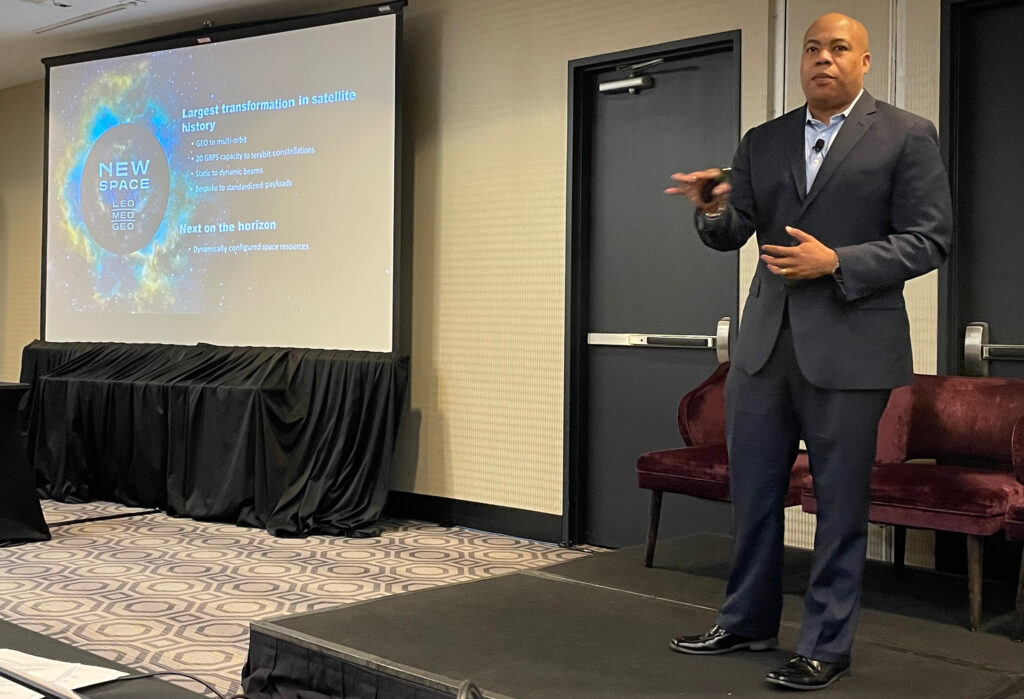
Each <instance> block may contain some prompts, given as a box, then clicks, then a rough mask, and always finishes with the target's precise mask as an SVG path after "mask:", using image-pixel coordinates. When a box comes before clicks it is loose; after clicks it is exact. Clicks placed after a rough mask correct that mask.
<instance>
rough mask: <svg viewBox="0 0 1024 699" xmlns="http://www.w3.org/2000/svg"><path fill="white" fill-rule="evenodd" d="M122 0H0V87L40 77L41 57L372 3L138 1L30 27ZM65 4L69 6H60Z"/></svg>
mask: <svg viewBox="0 0 1024 699" xmlns="http://www.w3.org/2000/svg"><path fill="white" fill-rule="evenodd" d="M120 2H121V0H27V1H26V0H0V90H2V89H3V88H5V87H11V86H12V85H20V84H21V83H27V82H32V81H34V80H42V79H43V78H44V77H45V74H46V73H45V70H44V69H43V65H42V63H40V59H42V58H44V57H47V56H60V55H63V54H67V53H77V52H79V51H91V50H93V49H100V48H107V47H109V46H117V45H119V44H126V43H130V42H134V41H141V40H144V39H153V38H156V37H160V36H166V35H168V34H177V33H180V32H185V31H190V30H194V29H200V28H202V27H203V24H204V22H211V23H212V25H213V27H214V28H217V27H223V26H225V25H229V24H237V23H239V22H253V21H260V20H267V19H280V18H284V17H296V16H299V15H307V14H314V13H319V12H329V11H332V10H338V9H346V8H351V7H359V6H362V5H369V4H372V2H370V0H354V1H353V0H137V3H138V4H136V5H134V6H131V7H127V8H126V9H124V10H120V11H117V12H111V13H110V14H106V15H103V16H101V17H94V18H92V19H87V20H83V21H81V22H77V23H75V24H71V25H69V26H66V27H63V28H60V29H54V30H52V31H49V32H46V33H44V34H34V33H33V31H32V30H33V29H37V28H39V27H44V26H47V25H50V24H54V23H57V22H60V21H62V20H66V19H70V18H72V17H77V16H79V15H84V14H87V13H89V12H93V11H96V10H102V9H104V8H107V7H110V6H112V5H117V4H119V3H120ZM61 5H69V7H61Z"/></svg>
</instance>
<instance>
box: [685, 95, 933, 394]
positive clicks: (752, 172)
mask: <svg viewBox="0 0 1024 699" xmlns="http://www.w3.org/2000/svg"><path fill="white" fill-rule="evenodd" d="M805 117H806V107H801V108H799V109H797V110H794V111H792V112H789V113H787V114H785V115H783V116H781V117H779V118H777V119H774V120H772V121H770V122H768V123H766V124H763V125H761V126H758V127H756V128H754V129H752V130H751V131H750V132H748V133H747V135H746V136H744V138H743V141H742V142H741V143H740V147H739V149H738V150H737V152H736V156H735V159H734V161H733V169H732V173H731V181H732V186H733V190H732V194H731V197H730V200H729V206H728V208H727V210H726V212H725V213H724V214H723V215H722V216H721V217H718V218H715V219H703V217H698V219H699V222H698V224H699V225H698V231H699V232H700V236H701V239H702V240H703V241H704V243H705V244H707V245H709V246H710V247H712V248H715V249H718V250H735V249H737V248H739V247H741V246H742V245H743V244H744V243H745V242H746V241H747V240H748V239H749V238H750V236H751V235H753V234H754V233H756V234H757V241H758V245H759V246H760V245H763V244H765V243H770V244H775V245H794V244H796V241H795V240H794V239H793V238H792V237H790V236H789V235H788V234H787V233H786V231H785V228H784V227H785V226H793V227H795V228H799V229H801V230H803V231H806V232H807V233H809V234H810V235H812V236H814V237H815V238H817V239H818V240H820V241H821V242H822V243H824V244H825V245H827V246H828V247H830V248H833V249H834V250H835V251H836V253H837V254H838V256H839V261H840V266H841V267H840V270H841V271H840V274H839V281H837V280H836V279H835V278H833V277H832V276H824V277H821V278H818V279H814V280H810V281H797V280H785V279H783V278H781V277H778V276H776V275H774V274H772V273H771V272H770V271H769V270H768V268H767V267H766V266H765V264H764V263H763V262H761V261H758V264H757V271H756V273H755V274H754V278H753V281H752V283H751V285H750V293H749V296H748V297H747V302H746V305H745V307H744V313H743V318H742V323H741V326H740V332H739V336H738V338H737V341H736V343H735V347H734V349H733V356H732V363H733V365H734V366H736V367H738V368H740V369H742V370H744V371H746V372H747V373H749V374H753V373H756V372H757V371H758V370H759V369H760V368H761V367H762V366H763V365H764V363H765V362H766V361H767V359H768V356H769V355H770V354H771V351H772V348H773V347H774V345H775V340H776V336H777V335H778V332H779V328H780V326H781V323H782V316H783V311H784V309H785V308H786V307H787V305H788V309H789V320H790V325H791V327H792V331H793V340H794V346H795V349H796V357H797V362H798V364H799V366H800V371H801V372H802V373H803V375H804V376H805V377H806V378H807V379H808V380H809V381H810V382H811V383H813V384H815V385H816V386H819V387H822V388H831V389H886V388H893V387H895V386H899V385H902V384H905V383H908V382H909V381H910V380H911V378H912V375H913V361H912V357H911V349H910V330H909V322H908V319H907V312H906V308H905V305H904V300H903V284H904V282H905V281H906V280H907V279H911V278H913V277H916V276H919V275H921V274H924V273H926V272H928V271H930V270H932V269H934V268H936V267H937V266H938V265H939V264H940V263H941V262H942V261H943V260H944V259H945V257H946V254H947V252H948V250H949V246H950V242H951V237H952V231H951V220H952V214H951V208H952V207H951V204H950V196H949V183H948V180H947V176H946V170H945V168H944V167H943V164H942V158H941V156H940V154H939V148H938V139H937V136H936V132H935V127H934V126H933V125H932V124H931V122H929V121H927V120H925V119H922V118H921V117H918V116H915V115H913V114H911V113H909V112H906V111H903V110H901V109H897V108H896V107H893V106H892V105H889V104H887V103H885V102H880V101H876V100H875V99H874V98H873V97H871V95H869V94H868V93H867V92H866V91H865V92H864V93H863V94H861V96H860V99H859V100H858V101H857V104H856V105H855V106H854V108H853V111H852V112H851V113H850V115H849V117H847V119H846V121H845V123H844V124H843V126H842V128H841V129H840V130H839V133H838V134H837V136H836V138H835V140H834V142H833V143H832V145H831V146H830V148H829V150H828V154H827V155H826V157H825V160H824V162H823V163H822V165H821V168H820V170H819V171H818V175H817V177H816V178H815V180H814V185H813V186H812V187H811V190H810V191H809V192H807V191H806V189H807V188H806V174H805V172H806V170H805V156H806V147H805V140H804V125H805Z"/></svg>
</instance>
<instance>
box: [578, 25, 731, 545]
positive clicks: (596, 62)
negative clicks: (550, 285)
mask: <svg viewBox="0 0 1024 699" xmlns="http://www.w3.org/2000/svg"><path fill="white" fill-rule="evenodd" d="M740 38H741V32H740V30H738V29H736V30H732V31H728V32H721V33H718V34H709V35H705V36H700V37H694V38H690V39H682V40H679V41H671V42H667V43H663V44H655V45H652V46H644V47H638V48H634V49H627V50H625V51H617V52H614V53H606V54H601V55H598V56H590V57H588V58H580V59H577V60H573V61H569V76H568V77H569V79H568V86H569V89H568V93H569V94H568V97H569V105H568V115H569V124H568V139H567V140H568V154H567V159H568V162H567V167H566V178H567V182H566V205H565V209H566V235H565V239H566V245H565V360H564V361H565V364H564V370H563V394H562V395H563V413H562V415H563V417H562V543H563V544H564V545H567V546H572V545H576V544H579V543H582V542H583V541H584V537H585V535H586V523H587V511H586V507H587V502H586V492H587V489H586V480H585V478H586V469H585V468H584V464H583V457H584V454H585V453H586V444H587V434H586V427H585V406H586V400H587V396H586V395H585V388H586V386H587V375H586V367H585V361H584V359H585V351H586V346H587V342H586V337H587V327H588V322H587V321H588V320H589V309H588V308H587V303H586V294H585V293H584V292H585V291H586V290H587V289H588V282H589V280H588V279H587V269H586V265H585V264H584V262H585V260H586V259H587V256H588V248H587V242H588V241H587V239H586V237H585V236H584V235H583V232H584V231H585V230H586V229H587V227H588V224H589V222H588V221H587V220H586V215H587V211H589V203H590V202H589V200H588V199H587V195H588V193H589V188H588V187H585V186H584V183H586V182H589V181H590V174H591V173H590V167H589V163H590V153H589V151H588V144H589V143H590V136H591V131H592V128H591V126H592V124H591V119H592V117H593V115H592V114H591V113H590V110H588V108H587V98H588V92H587V91H586V88H585V83H584V78H585V77H586V76H587V75H589V74H591V73H594V72H602V71H606V70H609V69H611V68H614V67H615V66H619V65H623V64H633V63H640V62H642V61H646V60H650V59H652V58H657V57H660V56H668V55H674V56H678V55H701V54H703V53H708V52H715V53H717V52H720V51H723V50H728V51H731V52H733V53H734V54H735V55H736V60H735V62H734V65H735V75H734V76H733V78H732V80H730V82H729V84H728V85H723V86H722V89H723V90H731V91H732V98H733V100H734V104H735V113H736V115H737V119H738V118H739V114H740V90H741V73H740V57H741V53H740V48H741V43H740ZM737 125H738V124H737ZM668 174H669V173H666V176H667V175H668ZM736 283H737V284H739V279H738V278H737V280H736Z"/></svg>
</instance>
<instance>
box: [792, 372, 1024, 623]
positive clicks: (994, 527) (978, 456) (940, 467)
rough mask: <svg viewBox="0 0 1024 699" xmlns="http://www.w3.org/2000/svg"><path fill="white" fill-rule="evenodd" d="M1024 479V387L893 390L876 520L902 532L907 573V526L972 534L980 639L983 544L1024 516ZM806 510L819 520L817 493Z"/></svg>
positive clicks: (973, 617)
mask: <svg viewBox="0 0 1024 699" xmlns="http://www.w3.org/2000/svg"><path fill="white" fill-rule="evenodd" d="M1022 480H1024V381H1022V380H1018V379H1003V378H981V377H968V376H931V375H924V374H918V375H916V376H915V377H914V383H913V385H911V386H903V387H901V388H898V389H896V390H894V391H893V393H892V397H891V398H890V400H889V405H888V406H887V407H886V410H885V414H884V415H883V416H882V421H881V423H880V424H879V434H878V456H877V457H876V463H875V465H874V467H873V468H872V471H871V509H870V512H869V515H868V518H869V519H870V520H871V521H872V522H875V523H876V524H891V525H895V526H896V527H897V529H896V534H897V541H896V547H895V549H896V551H895V554H896V555H895V562H896V564H897V566H901V565H902V563H903V551H904V548H905V546H904V542H905V539H904V537H905V532H906V530H905V527H914V528H918V529H933V530H938V531H948V532H957V533H961V534H966V535H967V559H968V573H967V575H968V593H969V600H970V628H971V630H977V629H978V627H979V626H980V623H981V569H982V565H981V564H982V540H983V537H986V536H991V535H992V534H995V533H996V532H998V531H1000V530H1001V529H1004V527H1007V521H1008V520H1007V515H1008V512H1017V511H1021V512H1022V514H1024V509H1022V510H1018V509H1015V508H1024V485H1022ZM802 505H803V508H804V510H805V511H807V512H817V501H816V500H815V498H814V493H813V491H812V489H811V488H809V487H808V488H805V489H804V493H803V498H802ZM1007 528H1008V527H1007ZM1021 536H1022V538H1024V518H1022V527H1021ZM1020 595H1021V591H1020V588H1019V589H1018V599H1020ZM1019 608H1020V603H1018V609H1019Z"/></svg>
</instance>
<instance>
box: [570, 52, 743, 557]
mask: <svg viewBox="0 0 1024 699" xmlns="http://www.w3.org/2000/svg"><path fill="white" fill-rule="evenodd" d="M659 59H661V60H660V61H659ZM638 66H639V67H638ZM622 80H626V81H632V82H626V83H621V82H618V81H622ZM570 81H571V82H572V90H571V92H572V95H573V97H572V100H573V103H572V105H571V106H572V124H571V139H570V143H571V162H572V174H571V176H570V191H571V193H572V194H571V197H570V205H569V209H570V241H569V250H568V255H569V279H568V285H567V287H568V288H567V295H568V299H567V308H568V309H569V313H568V329H567V338H568V339H567V342H568V351H567V372H566V376H567V384H566V401H567V408H568V409H567V416H568V418H567V419H568V428H569V429H568V433H567V483H568V502H567V510H568V514H569V517H568V522H569V527H570V532H569V533H568V535H567V537H568V539H569V540H571V541H574V542H583V543H589V544H594V545H599V546H612V547H619V546H626V545H632V544H638V543H641V542H643V541H644V538H645V536H646V531H647V522H648V507H649V495H650V494H649V492H648V491H641V490H640V489H638V488H637V485H636V459H637V457H638V456H639V455H640V454H641V453H643V452H646V451H652V450H655V449H666V448H674V447H679V446H682V445H683V442H682V438H681V437H680V435H679V430H678V427H677V424H676V409H677V406H678V404H679V399H680V398H681V397H682V396H683V394H685V393H686V392H687V391H689V390H690V389H692V388H694V387H695V386H697V384H699V383H700V382H701V381H703V380H704V379H705V378H706V377H707V376H708V375H709V374H710V373H711V372H712V371H713V370H714V368H715V367H716V366H717V364H718V361H719V359H720V356H721V350H724V349H725V348H724V347H723V346H722V345H723V344H724V343H722V342H720V341H719V340H718V338H719V336H720V335H724V336H725V337H727V336H728V330H727V329H726V327H727V326H726V325H725V324H723V323H720V321H721V320H722V319H723V318H731V319H732V320H734V321H735V319H736V317H737V313H736V310H737V297H738V290H737V284H738V280H737V276H738V253H735V252H733V253H720V252H715V251H712V250H710V249H708V248H706V247H704V245H702V244H701V242H700V240H699V238H698V237H697V234H696V233H695V232H694V229H693V207H692V206H691V205H690V204H689V203H688V202H686V201H684V200H683V199H682V198H680V197H670V196H667V195H665V194H664V193H663V190H664V188H665V187H666V186H668V185H669V183H670V181H669V179H668V176H669V175H670V174H671V173H673V172H677V171H680V170H689V169H698V168H703V167H707V166H724V165H728V164H729V163H730V161H731V159H732V154H733V151H734V150H735V148H736V144H737V142H738V132H739V34H738V32H737V33H733V34H728V35H716V36H714V37H707V38H704V39H695V40H691V41H686V42H679V43H675V44H671V45H667V46H658V47H648V48H646V49H639V50H637V51H631V52H625V53H620V54H614V55H611V56H600V57H595V58H592V59H585V60H582V61H576V62H574V63H573V64H571V65H570ZM628 85H635V86H636V87H635V88H634V91H633V92H630V91H629V89H628V87H626V86H628ZM602 86H603V88H602ZM705 338H706V339H705ZM723 339H724V338H723ZM695 345H696V346H697V348H695V347H694V346H695ZM716 347H717V350H718V351H716ZM729 521H730V515H729V508H728V506H726V505H722V504H721V503H711V502H706V501H698V500H694V499H691V498H688V497H684V496H672V495H670V496H668V497H666V498H665V503H664V507H663V512H662V529H661V536H662V537H669V536H673V535H681V534H686V533H692V532H696V531H709V530H710V531H728V529H729Z"/></svg>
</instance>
